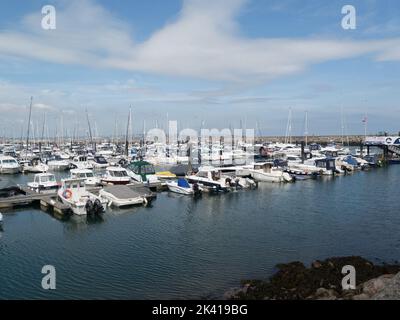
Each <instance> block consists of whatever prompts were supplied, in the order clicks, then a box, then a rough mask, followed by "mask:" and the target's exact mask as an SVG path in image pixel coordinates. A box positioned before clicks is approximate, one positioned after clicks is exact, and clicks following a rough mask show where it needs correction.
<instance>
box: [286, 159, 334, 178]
mask: <svg viewBox="0 0 400 320" xmlns="http://www.w3.org/2000/svg"><path fill="white" fill-rule="evenodd" d="M289 169H298V170H302V171H304V172H306V173H307V174H313V173H318V174H321V175H328V176H331V175H334V174H335V173H340V172H341V170H338V169H337V167H336V160H335V158H327V157H318V158H311V159H307V160H305V161H304V163H299V164H293V165H290V166H289Z"/></svg>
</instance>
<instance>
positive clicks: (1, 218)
mask: <svg viewBox="0 0 400 320" xmlns="http://www.w3.org/2000/svg"><path fill="white" fill-rule="evenodd" d="M2 227H3V215H2V213H1V212H0V231H1V228H2Z"/></svg>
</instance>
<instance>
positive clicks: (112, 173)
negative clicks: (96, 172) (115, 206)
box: [101, 167, 131, 185]
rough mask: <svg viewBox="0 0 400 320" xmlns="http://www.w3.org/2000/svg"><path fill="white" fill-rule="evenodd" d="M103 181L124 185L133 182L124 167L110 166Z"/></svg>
mask: <svg viewBox="0 0 400 320" xmlns="http://www.w3.org/2000/svg"><path fill="white" fill-rule="evenodd" d="M101 182H102V183H105V184H113V185H124V184H129V183H130V182H131V177H130V176H129V175H128V172H127V170H126V169H124V168H121V167H108V168H107V169H106V174H105V175H104V176H103V177H102V178H101Z"/></svg>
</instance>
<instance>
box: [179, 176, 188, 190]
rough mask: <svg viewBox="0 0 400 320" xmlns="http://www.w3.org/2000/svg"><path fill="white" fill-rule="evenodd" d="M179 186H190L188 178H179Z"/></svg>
mask: <svg viewBox="0 0 400 320" xmlns="http://www.w3.org/2000/svg"><path fill="white" fill-rule="evenodd" d="M178 187H181V188H190V185H189V182H187V180H186V179H183V178H179V179H178Z"/></svg>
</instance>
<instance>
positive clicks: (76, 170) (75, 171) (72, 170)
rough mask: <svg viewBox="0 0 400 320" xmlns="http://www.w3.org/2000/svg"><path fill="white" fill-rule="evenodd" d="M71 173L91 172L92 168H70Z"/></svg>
mask: <svg viewBox="0 0 400 320" xmlns="http://www.w3.org/2000/svg"><path fill="white" fill-rule="evenodd" d="M70 172H71V173H92V172H93V170H90V169H71V170H70Z"/></svg>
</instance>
